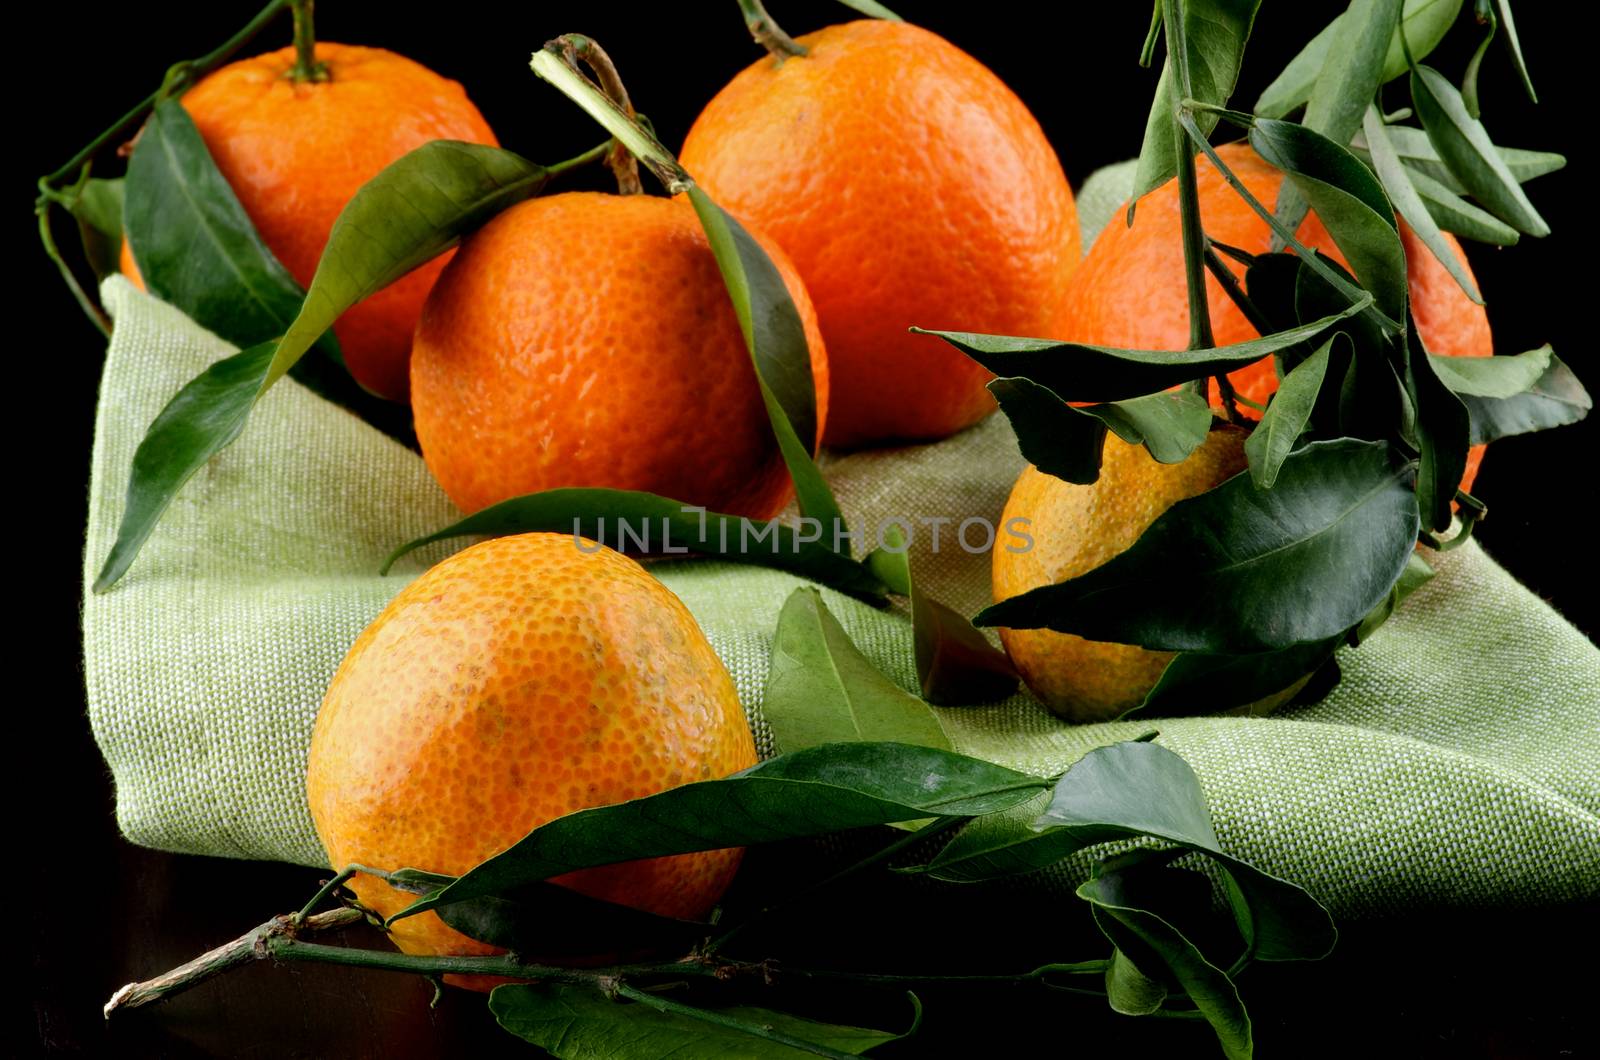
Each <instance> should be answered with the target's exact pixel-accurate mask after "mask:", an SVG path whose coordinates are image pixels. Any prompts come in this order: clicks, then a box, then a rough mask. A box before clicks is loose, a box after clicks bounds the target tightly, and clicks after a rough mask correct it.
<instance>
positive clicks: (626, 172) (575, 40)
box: [546, 33, 644, 195]
mask: <svg viewBox="0 0 1600 1060" xmlns="http://www.w3.org/2000/svg"><path fill="white" fill-rule="evenodd" d="M551 43H552V44H555V45H556V46H557V47H559V48H560V49H561V57H562V58H563V59H565V60H566V61H567V65H568V66H571V67H572V68H573V69H574V70H576V69H577V66H578V64H579V63H582V64H583V65H585V66H587V67H588V68H589V69H591V70H593V71H594V74H595V76H596V77H597V78H599V79H600V85H599V88H600V91H602V92H604V93H605V94H606V98H607V99H609V100H610V101H611V102H612V104H613V105H614V106H615V107H616V108H617V109H618V110H620V111H621V112H622V113H623V114H625V115H627V117H628V120H629V121H636V120H637V117H636V115H635V114H634V110H633V103H632V101H630V100H629V99H628V90H627V89H626V88H624V87H623V85H622V78H621V77H620V76H619V75H618V74H617V66H616V64H615V63H613V62H612V61H611V56H609V55H607V54H606V50H605V49H604V48H602V47H600V45H599V44H598V43H596V42H595V41H594V40H593V39H592V38H589V37H585V36H584V35H583V34H581V33H566V34H563V35H561V36H559V37H557V38H556V39H555V40H554V41H552V42H551ZM546 47H549V45H546ZM606 166H607V167H608V168H610V170H611V172H612V175H614V176H615V177H616V178H617V193H618V194H619V195H638V194H639V193H641V192H643V191H644V185H643V184H641V183H640V182H639V162H638V160H637V159H635V158H634V157H633V154H632V153H631V152H630V151H629V150H628V148H627V147H626V146H625V145H624V144H623V142H622V141H621V140H618V139H613V140H612V141H611V150H610V151H609V152H608V153H607V154H606Z"/></svg>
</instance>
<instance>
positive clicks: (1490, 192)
mask: <svg viewBox="0 0 1600 1060" xmlns="http://www.w3.org/2000/svg"><path fill="white" fill-rule="evenodd" d="M1411 100H1412V103H1413V105H1415V107H1416V109H1417V117H1418V118H1419V119H1420V120H1421V122H1422V127H1423V128H1424V129H1425V130H1427V134H1428V140H1429V141H1430V142H1431V143H1432V144H1433V147H1434V150H1435V151H1437V152H1438V153H1439V157H1440V159H1442V160H1443V161H1444V163H1445V165H1447V166H1448V167H1449V168H1450V172H1451V173H1452V174H1454V176H1455V178H1456V180H1458V181H1459V182H1460V183H1461V186H1462V187H1463V188H1465V189H1466V190H1467V191H1468V192H1470V193H1471V194H1472V196H1473V197H1474V198H1476V199H1477V200H1478V201H1479V202H1480V203H1482V204H1483V205H1484V207H1485V208H1486V209H1488V211H1489V212H1490V213H1492V214H1494V215H1495V216H1496V217H1498V218H1500V220H1502V221H1504V222H1506V224H1509V225H1510V226H1511V227H1513V228H1515V229H1516V230H1517V231H1519V232H1522V233H1524V234H1526V235H1530V236H1543V235H1548V234H1549V233H1550V226H1549V225H1547V224H1546V223H1545V221H1544V218H1543V217H1540V216H1539V211H1538V210H1536V209H1534V207H1533V203H1531V202H1529V201H1528V196H1527V194H1526V193H1525V192H1523V190H1522V186H1521V185H1520V184H1519V183H1518V182H1517V178H1516V177H1515V176H1514V175H1513V174H1512V172H1511V170H1510V168H1509V167H1507V165H1506V163H1505V161H1504V160H1503V159H1502V158H1501V157H1500V152H1499V151H1498V150H1497V149H1496V148H1495V145H1494V142H1493V141H1492V140H1490V139H1489V134H1488V132H1487V131H1485V129H1484V127H1483V123H1482V122H1480V121H1478V120H1477V119H1476V118H1474V117H1472V116H1471V115H1470V114H1468V113H1467V107H1466V103H1465V102H1463V101H1462V99H1461V93H1460V92H1458V91H1457V90H1456V87H1455V86H1454V85H1452V84H1451V83H1450V82H1449V80H1448V79H1447V78H1446V77H1445V76H1444V75H1443V74H1441V73H1439V71H1437V70H1434V69H1433V68H1431V67H1428V66H1418V67H1417V68H1416V69H1415V70H1413V71H1412V72H1411Z"/></svg>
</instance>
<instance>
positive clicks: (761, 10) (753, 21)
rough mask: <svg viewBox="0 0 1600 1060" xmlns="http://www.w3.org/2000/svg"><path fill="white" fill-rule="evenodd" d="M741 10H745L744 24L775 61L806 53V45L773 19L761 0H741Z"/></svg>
mask: <svg viewBox="0 0 1600 1060" xmlns="http://www.w3.org/2000/svg"><path fill="white" fill-rule="evenodd" d="M739 10H740V11H743V12H744V24H745V25H746V26H747V27H748V28H749V30H750V36H752V37H754V38H755V41H756V43H757V44H759V45H761V46H762V47H763V48H765V49H767V51H768V52H769V53H770V54H771V55H772V58H773V59H774V60H775V61H777V62H780V63H781V62H783V61H784V60H785V59H788V58H792V57H794V56H799V55H805V54H806V46H805V45H804V44H801V43H800V42H799V41H797V40H795V39H794V38H793V37H791V36H789V35H788V34H787V33H785V32H784V31H783V27H782V26H780V25H778V24H777V23H776V22H774V21H772V16H771V15H769V14H767V9H766V7H765V5H763V4H762V3H761V0H739Z"/></svg>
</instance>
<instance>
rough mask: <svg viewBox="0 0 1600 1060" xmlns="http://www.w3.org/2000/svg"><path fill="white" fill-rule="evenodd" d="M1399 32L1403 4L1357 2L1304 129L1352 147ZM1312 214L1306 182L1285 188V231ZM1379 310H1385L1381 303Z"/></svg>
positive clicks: (1342, 22)
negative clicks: (1386, 56) (1304, 184)
mask: <svg viewBox="0 0 1600 1060" xmlns="http://www.w3.org/2000/svg"><path fill="white" fill-rule="evenodd" d="M1399 27H1400V0H1351V2H1350V6H1349V7H1348V8H1347V9H1346V10H1345V13H1344V14H1343V15H1342V16H1340V18H1339V20H1338V22H1337V23H1336V24H1335V28H1334V33H1333V41H1332V43H1331V45H1330V46H1329V48H1328V52H1327V55H1326V57H1325V58H1324V59H1323V62H1322V69H1321V70H1319V71H1318V72H1317V80H1316V83H1315V84H1313V85H1312V86H1311V96H1310V98H1308V99H1307V101H1306V112H1305V114H1304V116H1303V117H1302V118H1301V123H1302V125H1303V127H1304V128H1306V129H1310V130H1312V131H1313V132H1318V133H1321V134H1322V135H1323V136H1326V137H1327V138H1328V139H1330V140H1332V141H1333V142H1335V143H1338V144H1347V143H1349V142H1350V137H1351V136H1353V135H1355V131H1356V130H1357V129H1359V128H1361V113H1362V111H1364V110H1365V109H1366V107H1367V106H1368V104H1369V102H1370V101H1371V100H1372V98H1373V96H1375V95H1376V94H1377V91H1378V89H1379V87H1380V86H1381V85H1382V84H1383V80H1384V78H1383V55H1384V53H1385V52H1386V51H1387V50H1388V46H1389V42H1390V41H1391V40H1392V39H1393V38H1394V35H1395V34H1396V33H1397V32H1399ZM1309 208H1310V203H1309V201H1308V198H1307V193H1306V190H1305V189H1304V188H1302V187H1301V185H1300V182H1297V181H1285V182H1284V183H1283V184H1281V185H1280V186H1279V188H1278V203H1277V207H1276V212H1277V215H1278V220H1279V221H1280V222H1282V224H1283V227H1284V228H1286V229H1288V230H1289V231H1291V232H1295V231H1299V229H1300V222H1301V221H1303V220H1305V216H1306V211H1307V210H1308V209H1309ZM1284 245H1285V244H1284V242H1283V241H1282V240H1280V239H1277V238H1274V239H1273V241H1272V248H1273V249H1274V250H1278V249H1281V248H1282V247H1283V246H1284ZM1340 249H1341V250H1343V249H1344V248H1343V247H1342V246H1341V247H1340ZM1357 275H1360V270H1357ZM1378 304H1379V305H1383V299H1382V298H1381V297H1380V298H1379V300H1378ZM1385 311H1386V312H1387V309H1386V310H1385ZM1391 315H1392V314H1391Z"/></svg>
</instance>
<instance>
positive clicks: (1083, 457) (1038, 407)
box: [989, 376, 1106, 485]
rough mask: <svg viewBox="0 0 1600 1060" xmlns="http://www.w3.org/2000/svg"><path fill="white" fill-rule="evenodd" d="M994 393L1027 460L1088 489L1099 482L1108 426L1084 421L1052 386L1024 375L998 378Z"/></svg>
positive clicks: (1086, 418) (992, 386)
mask: <svg viewBox="0 0 1600 1060" xmlns="http://www.w3.org/2000/svg"><path fill="white" fill-rule="evenodd" d="M989 393H991V394H993V395H994V396H995V400H996V401H998V402H999V403H1000V411H1001V412H1003V413H1005V414H1006V419H1008V420H1010V421H1011V428H1012V430H1013V431H1015V432H1016V435H1017V449H1018V450H1019V451H1021V453H1022V456H1023V459H1025V460H1027V461H1028V463H1030V464H1032V465H1033V466H1034V467H1037V468H1038V469H1039V470H1040V471H1043V472H1044V473H1045V474H1046V475H1054V476H1055V477H1056V478H1059V479H1065V480H1066V481H1068V482H1076V483H1079V484H1080V485H1088V484H1090V483H1092V482H1095V481H1097V480H1098V479H1099V478H1100V455H1101V452H1102V451H1103V450H1104V448H1105V443H1106V424H1105V422H1104V421H1103V420H1100V419H1097V418H1096V417H1094V416H1085V415H1083V414H1082V413H1081V412H1080V411H1079V410H1078V409H1075V408H1073V407H1072V406H1071V405H1068V404H1067V403H1066V402H1065V401H1062V400H1061V398H1060V397H1058V396H1057V395H1056V392H1055V391H1053V390H1051V389H1049V388H1048V387H1044V386H1040V385H1039V384H1038V383H1035V382H1034V381H1033V380H1031V379H1024V378H1022V377H1021V376H1013V377H1009V378H1000V379H993V380H990V382H989Z"/></svg>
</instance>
